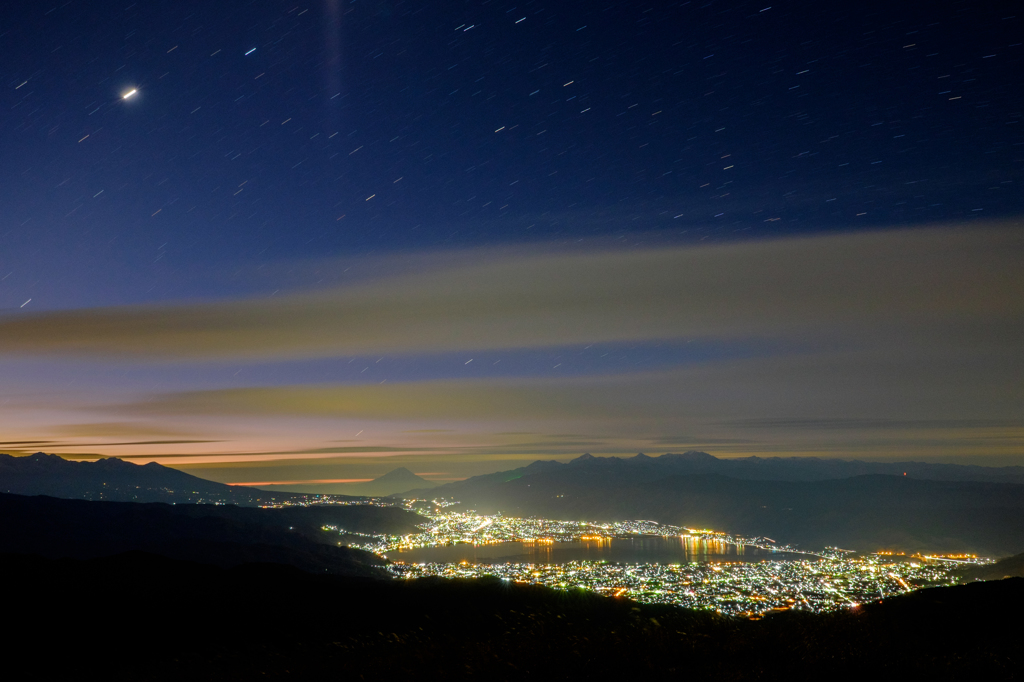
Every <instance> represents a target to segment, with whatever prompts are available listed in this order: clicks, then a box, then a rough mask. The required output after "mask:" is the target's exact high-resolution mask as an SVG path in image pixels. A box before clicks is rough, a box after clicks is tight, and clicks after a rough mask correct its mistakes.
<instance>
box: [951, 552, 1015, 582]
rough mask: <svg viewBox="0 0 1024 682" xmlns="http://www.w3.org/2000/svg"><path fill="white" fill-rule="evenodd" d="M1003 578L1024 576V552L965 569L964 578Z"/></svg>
mask: <svg viewBox="0 0 1024 682" xmlns="http://www.w3.org/2000/svg"><path fill="white" fill-rule="evenodd" d="M1003 578H1024V554H1016V555H1014V556H1009V557H1006V558H1005V559H1000V560H999V561H997V562H995V563H994V564H988V565H987V566H974V567H971V568H970V569H968V570H966V571H964V573H963V579H964V580H968V581H969V580H1002V579H1003Z"/></svg>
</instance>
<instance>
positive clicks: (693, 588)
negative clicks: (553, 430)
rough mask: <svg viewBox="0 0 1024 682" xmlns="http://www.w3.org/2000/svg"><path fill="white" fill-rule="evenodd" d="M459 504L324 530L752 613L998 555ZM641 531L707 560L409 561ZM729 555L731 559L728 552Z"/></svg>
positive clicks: (505, 569)
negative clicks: (368, 530)
mask: <svg viewBox="0 0 1024 682" xmlns="http://www.w3.org/2000/svg"><path fill="white" fill-rule="evenodd" d="M454 504H457V503H454V502H452V501H449V500H433V501H432V504H431V505H429V506H424V505H422V504H417V503H416V502H407V503H406V506H407V507H409V508H411V509H414V510H416V511H417V512H418V513H420V514H422V515H423V516H424V517H425V519H426V520H425V522H424V523H423V524H421V525H420V528H421V529H422V532H420V533H417V534H413V535H404V536H397V535H389V536H384V535H368V534H365V533H354V532H351V531H347V530H345V529H341V528H337V527H335V526H325V527H324V529H325V530H330V531H335V532H338V533H339V534H340V535H342V536H345V537H346V539H347V540H349V542H348V544H349V546H352V547H358V548H360V549H366V550H369V551H372V552H375V553H376V554H379V555H381V556H386V557H388V558H389V559H391V561H392V564H391V566H390V570H391V571H392V573H393V574H394V575H395V576H396V577H397V578H402V579H411V578H423V577H430V576H438V577H444V578H479V577H484V576H495V577H498V578H501V579H503V580H508V581H511V582H517V583H529V584H537V585H545V586H547V587H553V588H556V589H571V588H583V589H588V590H593V591H595V592H598V593H601V594H606V595H609V596H624V597H628V598H630V599H633V600H635V601H638V602H646V603H657V604H676V605H679V606H684V607H687V608H699V609H711V610H715V611H719V612H721V613H725V614H729V615H736V616H745V617H753V618H757V617H760V616H762V615H764V614H766V613H769V612H773V611H780V610H788V609H794V610H807V611H814V612H825V611H834V610H837V609H843V608H850V607H856V606H858V605H860V604H862V603H864V602H869V601H875V600H878V599H885V598H886V597H889V596H893V595H897V594H903V593H906V592H910V591H913V590H915V589H919V588H922V587H934V586H939V585H948V584H951V583H955V582H956V580H957V578H956V569H957V568H958V567H959V566H962V565H964V564H982V563H989V562H990V560H989V559H985V558H979V557H975V556H972V555H941V556H939V555H935V556H932V555H926V556H925V555H919V554H918V555H913V556H907V555H905V554H904V553H900V552H896V551H879V552H875V553H872V554H867V555H859V554H857V553H855V552H852V551H849V550H844V549H839V548H826V549H823V550H820V551H807V550H803V549H798V548H796V547H791V546H788V545H782V544H779V543H776V542H775V541H774V540H772V539H771V538H765V537H750V538H748V537H741V536H738V535H731V534H728V533H725V532H721V531H714V530H709V529H695V528H686V527H682V526H672V525H667V524H660V523H657V522H655V521H649V520H634V521H622V522H615V523H596V522H590V521H565V520H554V519H538V518H517V517H508V516H503V515H500V514H495V515H481V514H476V513H475V512H472V511H467V512H456V511H451V510H450V509H448V507H451V506H454ZM636 538H648V539H652V540H658V539H663V540H666V541H674V542H676V543H677V544H676V545H675V546H676V547H677V548H679V550H680V551H681V552H683V556H685V557H687V559H693V558H698V559H701V560H696V561H694V560H685V561H670V562H665V561H649V562H632V561H630V562H613V561H588V560H571V561H560V562H559V561H549V562H546V561H521V560H519V561H517V560H509V561H500V560H486V561H467V560H461V561H416V560H411V561H404V560H403V559H405V558H406V557H405V554H407V553H411V554H415V550H418V549H423V548H459V547H497V546H506V545H508V544H509V543H520V544H521V546H523V547H526V548H529V549H533V550H534V555H536V553H537V552H536V550H537V548H542V549H543V548H548V547H559V546H567V545H571V544H573V543H575V544H576V545H580V544H587V545H588V546H591V547H596V548H597V550H598V551H600V549H601V548H606V547H608V546H610V545H611V543H613V542H615V541H621V540H629V539H636ZM754 551H756V552H757V554H753V552H754ZM752 554H753V555H752ZM541 555H542V556H543V552H541ZM773 555H774V556H773ZM723 557H726V558H728V559H729V560H724V561H723V560H721V559H722V558H723Z"/></svg>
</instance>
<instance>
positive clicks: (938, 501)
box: [431, 458, 1024, 556]
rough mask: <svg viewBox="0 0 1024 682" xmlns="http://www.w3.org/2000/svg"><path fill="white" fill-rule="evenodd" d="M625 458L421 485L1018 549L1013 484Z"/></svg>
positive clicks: (784, 531) (837, 534) (792, 536)
mask: <svg viewBox="0 0 1024 682" xmlns="http://www.w3.org/2000/svg"><path fill="white" fill-rule="evenodd" d="M646 459H647V460H650V459H653V458H646ZM659 459H661V458H659ZM631 462H632V460H618V461H617V462H603V461H600V460H598V458H579V459H577V460H574V461H573V462H570V463H569V464H568V465H557V466H550V464H551V463H545V462H538V463H535V464H533V465H530V466H529V467H525V468H524V469H522V470H519V475H518V476H516V477H514V478H511V479H509V478H507V477H501V476H498V475H491V476H478V477H476V478H471V479H467V480H465V481H460V482H458V483H453V484H448V485H444V486H441V487H439V488H435V489H433V490H432V491H431V494H432V495H434V496H450V497H454V498H455V499H457V500H459V501H460V502H462V503H463V506H464V507H468V508H472V509H477V510H480V511H483V512H497V511H501V512H502V513H504V514H508V515H513V516H544V517H548V518H560V519H592V520H608V521H611V520H625V519H651V520H655V521H660V522H663V523H671V524H677V525H684V526H689V527H696V528H713V529H717V530H723V531H728V532H732V533H738V534H741V535H747V536H755V535H760V536H767V537H771V538H773V539H775V540H777V541H779V542H783V543H789V544H796V545H799V546H800V547H803V548H807V549H820V548H822V547H825V546H839V547H843V548H847V549H854V550H860V551H875V550H878V549H885V548H894V549H901V550H908V551H929V552H972V553H975V554H981V555H988V556H1005V555H1009V554H1016V553H1018V552H1021V551H1024V485H1017V484H1012V483H989V482H975V481H933V480H921V479H915V478H912V477H910V476H887V475H866V476H855V477H852V478H844V479H833V480H825V481H767V480H750V479H737V478H729V477H725V476H721V475H718V474H689V475H685V474H684V475H667V476H660V475H657V474H655V473H652V472H654V471H655V470H654V469H653V468H652V467H650V466H648V463H647V462H645V461H644V460H641V461H640V462H639V463H638V464H631ZM555 464H557V463H555Z"/></svg>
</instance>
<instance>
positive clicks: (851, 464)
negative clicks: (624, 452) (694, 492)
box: [450, 450, 1024, 488]
mask: <svg viewBox="0 0 1024 682" xmlns="http://www.w3.org/2000/svg"><path fill="white" fill-rule="evenodd" d="M581 468H586V470H588V471H596V470H598V469H601V470H604V471H608V472H610V473H611V472H614V473H615V474H623V475H626V476H628V477H629V479H630V480H643V479H649V480H654V479H658V478H664V477H665V476H671V475H680V474H720V475H722V476H728V477H730V478H742V479H748V480H754V481H827V480H830V479H836V478H851V477H853V476H865V475H868V474H884V475H888V476H903V475H906V476H907V477H909V478H918V479H927V480H933V481H986V482H991V483H1019V484H1024V467H1022V466H1010V467H985V466H977V465H965V464H932V463H929V462H864V461H860V460H846V459H822V458H820V457H735V458H727V459H726V458H718V457H715V456H714V455H709V454H708V453H706V452H699V451H697V450H690V451H688V452H684V453H681V454H676V453H668V454H665V455H661V456H660V457H649V456H647V455H645V454H644V453H642V452H641V453H640V454H638V455H636V456H635V457H629V458H622V457H594V456H593V455H591V454H589V453H587V454H584V455H581V456H580V457H577V458H576V459H574V460H572V461H570V462H565V463H563V462H556V461H554V460H547V461H545V460H538V461H536V462H534V463H532V464H530V465H529V466H526V467H520V468H518V469H512V470H511V471H500V472H497V473H494V474H485V475H483V476H475V477H473V478H471V479H468V481H474V482H476V481H481V480H512V479H515V478H519V477H521V476H529V475H532V474H536V473H540V472H548V471H558V470H562V469H565V470H573V471H577V470H580V469H581ZM466 482H467V481H462V482H457V483H452V484H450V486H452V487H456V488H457V487H459V486H460V485H462V484H463V483H466Z"/></svg>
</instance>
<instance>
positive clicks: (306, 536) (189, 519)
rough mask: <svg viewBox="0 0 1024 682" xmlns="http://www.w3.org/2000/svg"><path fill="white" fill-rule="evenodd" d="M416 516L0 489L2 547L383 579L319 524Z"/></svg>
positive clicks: (391, 525)
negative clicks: (136, 554)
mask: <svg viewBox="0 0 1024 682" xmlns="http://www.w3.org/2000/svg"><path fill="white" fill-rule="evenodd" d="M418 521H419V517H417V516H416V515H415V514H412V513H410V512H407V511H405V510H402V509H397V508H394V507H386V508H385V507H369V506H324V507H305V508H301V507H300V508H291V509H253V508H243V507H231V506H217V505H198V504H192V505H169V504H161V503H149V504H139V503H134V502H89V501H85V500H62V499H57V498H52V497H23V496H20V495H5V494H0V552H9V553H20V554H38V555H42V556H48V557H55V558H56V557H74V558H95V557H103V556H110V555H113V554H119V553H123V552H127V551H132V550H141V551H146V552H151V553H154V554H159V555H161V556H165V557H170V558H176V559H185V560H196V561H203V562H205V563H212V564H217V565H220V566H237V565H240V564H245V563H253V562H271V563H278V564H284V565H290V566H294V567H297V568H300V569H303V570H306V571H311V572H315V573H332V574H339V575H363V576H382V575H383V571H382V568H381V566H382V565H383V563H384V562H383V560H381V559H380V558H378V557H376V556H375V555H373V554H370V553H368V552H362V551H359V550H355V549H349V548H348V547H340V546H338V544H339V541H342V540H343V538H341V537H340V536H339V535H338V534H337V533H332V532H325V531H323V530H322V527H323V526H324V525H326V524H332V525H335V526H338V527H342V528H345V529H346V530H350V531H356V532H375V533H408V532H413V531H414V530H415V527H414V525H413V523H414V522H418Z"/></svg>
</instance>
